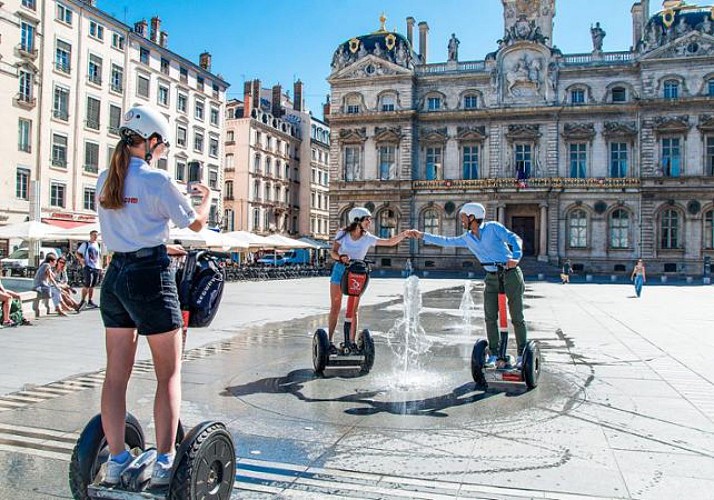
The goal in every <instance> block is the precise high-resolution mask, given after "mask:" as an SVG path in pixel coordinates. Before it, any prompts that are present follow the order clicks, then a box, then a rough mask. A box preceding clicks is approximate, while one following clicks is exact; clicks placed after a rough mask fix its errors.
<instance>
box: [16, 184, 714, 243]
mask: <svg viewBox="0 0 714 500" xmlns="http://www.w3.org/2000/svg"><path fill="white" fill-rule="evenodd" d="M28 176H29V172H28ZM18 198H19V196H18ZM704 248H709V249H711V248H714V210H709V211H708V212H707V213H706V214H705V215H704Z"/></svg>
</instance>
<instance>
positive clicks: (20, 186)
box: [15, 168, 30, 200]
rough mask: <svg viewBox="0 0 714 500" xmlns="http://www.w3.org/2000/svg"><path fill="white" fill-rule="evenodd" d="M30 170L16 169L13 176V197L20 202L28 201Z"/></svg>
mask: <svg viewBox="0 0 714 500" xmlns="http://www.w3.org/2000/svg"><path fill="white" fill-rule="evenodd" d="M29 188H30V170H29V169H27V168H18V169H17V173H16V174H15V197H16V198H18V199H20V200H29V199H30V191H29Z"/></svg>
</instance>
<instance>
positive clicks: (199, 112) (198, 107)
mask: <svg viewBox="0 0 714 500" xmlns="http://www.w3.org/2000/svg"><path fill="white" fill-rule="evenodd" d="M203 109H204V104H203V101H196V104H195V106H194V111H195V113H194V116H195V117H196V120H201V121H203Z"/></svg>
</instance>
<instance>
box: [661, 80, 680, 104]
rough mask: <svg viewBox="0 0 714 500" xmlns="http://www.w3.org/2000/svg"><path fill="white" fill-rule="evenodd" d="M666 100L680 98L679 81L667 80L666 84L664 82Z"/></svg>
mask: <svg viewBox="0 0 714 500" xmlns="http://www.w3.org/2000/svg"><path fill="white" fill-rule="evenodd" d="M664 98H665V99H678V98H679V82H678V81H677V80H667V81H666V82H664Z"/></svg>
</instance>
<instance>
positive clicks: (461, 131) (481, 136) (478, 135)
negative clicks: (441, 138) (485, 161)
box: [456, 125, 486, 142]
mask: <svg viewBox="0 0 714 500" xmlns="http://www.w3.org/2000/svg"><path fill="white" fill-rule="evenodd" d="M456 138H457V139H458V140H459V141H479V142H482V141H484V140H486V127H485V126H483V125H482V126H480V127H456Z"/></svg>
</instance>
